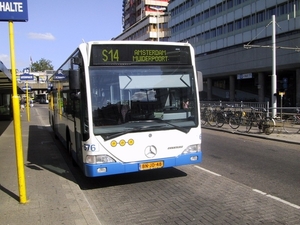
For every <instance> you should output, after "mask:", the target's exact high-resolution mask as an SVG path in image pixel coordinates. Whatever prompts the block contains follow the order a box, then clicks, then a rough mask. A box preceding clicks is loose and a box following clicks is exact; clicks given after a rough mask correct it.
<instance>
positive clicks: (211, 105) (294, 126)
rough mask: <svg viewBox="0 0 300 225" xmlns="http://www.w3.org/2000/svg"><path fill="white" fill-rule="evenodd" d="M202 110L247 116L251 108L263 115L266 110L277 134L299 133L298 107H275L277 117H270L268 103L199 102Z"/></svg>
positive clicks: (270, 109)
mask: <svg viewBox="0 0 300 225" xmlns="http://www.w3.org/2000/svg"><path fill="white" fill-rule="evenodd" d="M204 108H208V109H214V110H220V109H227V110H228V109H230V110H231V111H241V112H243V113H245V114H248V113H249V112H250V111H251V108H255V109H257V110H258V111H257V113H263V111H264V109H266V112H267V117H271V118H273V119H274V120H275V129H276V130H277V132H278V133H279V132H285V133H300V113H299V109H300V108H299V107H276V111H277V115H274V116H272V113H271V112H272V109H274V108H273V107H269V102H243V101H241V102H222V101H201V110H203V109H204Z"/></svg>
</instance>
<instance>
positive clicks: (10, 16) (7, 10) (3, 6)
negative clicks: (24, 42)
mask: <svg viewBox="0 0 300 225" xmlns="http://www.w3.org/2000/svg"><path fill="white" fill-rule="evenodd" d="M27 20H28V7H27V0H17V1H16V0H6V1H1V0H0V21H22V22H25V21H27Z"/></svg>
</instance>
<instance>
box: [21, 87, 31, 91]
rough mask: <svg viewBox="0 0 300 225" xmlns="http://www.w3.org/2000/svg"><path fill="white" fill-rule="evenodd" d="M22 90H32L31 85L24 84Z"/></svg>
mask: <svg viewBox="0 0 300 225" xmlns="http://www.w3.org/2000/svg"><path fill="white" fill-rule="evenodd" d="M22 90H23V91H26V90H28V91H31V87H30V86H28V87H26V86H23V87H22Z"/></svg>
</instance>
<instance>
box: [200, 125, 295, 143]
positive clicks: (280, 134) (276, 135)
mask: <svg viewBox="0 0 300 225" xmlns="http://www.w3.org/2000/svg"><path fill="white" fill-rule="evenodd" d="M202 128H203V129H213V130H219V131H223V132H229V133H234V134H237V135H247V136H253V137H256V138H263V139H267V140H271V141H281V142H286V143H293V144H300V134H292V133H287V132H285V131H284V130H282V129H281V128H280V127H278V128H275V129H274V132H273V133H272V134H270V135H267V134H265V133H261V132H259V130H258V128H257V127H252V128H251V130H250V132H249V133H247V132H246V131H245V127H243V126H241V127H239V128H238V129H236V130H235V129H232V128H231V127H230V126H229V125H228V124H224V125H223V126H222V127H221V128H218V127H212V126H210V125H205V126H202Z"/></svg>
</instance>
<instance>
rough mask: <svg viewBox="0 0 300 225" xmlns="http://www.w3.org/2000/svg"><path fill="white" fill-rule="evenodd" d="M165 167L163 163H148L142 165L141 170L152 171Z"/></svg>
mask: <svg viewBox="0 0 300 225" xmlns="http://www.w3.org/2000/svg"><path fill="white" fill-rule="evenodd" d="M163 167H164V162H163V161H158V162H148V163H141V164H140V170H151V169H159V168H163Z"/></svg>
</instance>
